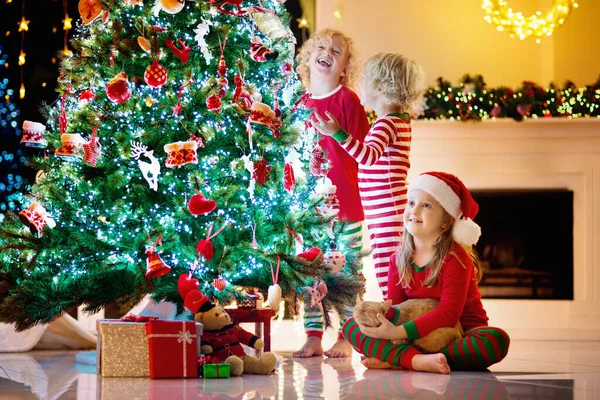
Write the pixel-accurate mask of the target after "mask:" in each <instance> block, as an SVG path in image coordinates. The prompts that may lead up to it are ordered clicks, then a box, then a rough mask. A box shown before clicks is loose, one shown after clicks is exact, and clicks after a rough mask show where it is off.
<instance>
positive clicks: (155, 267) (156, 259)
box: [146, 233, 171, 279]
mask: <svg viewBox="0 0 600 400" xmlns="http://www.w3.org/2000/svg"><path fill="white" fill-rule="evenodd" d="M148 242H150V248H149V249H146V254H147V255H148V258H147V259H146V278H150V279H154V278H158V277H160V276H163V275H166V274H168V273H169V271H170V270H171V267H169V266H168V265H167V264H165V262H164V261H163V260H162V258H160V256H159V255H158V254H156V251H155V250H156V246H161V245H162V234H160V233H159V234H158V238H157V239H156V242H154V243H152V237H151V234H150V233H149V234H148Z"/></svg>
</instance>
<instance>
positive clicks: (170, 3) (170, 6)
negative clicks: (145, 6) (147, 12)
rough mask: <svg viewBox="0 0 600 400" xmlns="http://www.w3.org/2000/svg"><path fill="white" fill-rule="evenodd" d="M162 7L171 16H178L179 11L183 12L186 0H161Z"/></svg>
mask: <svg viewBox="0 0 600 400" xmlns="http://www.w3.org/2000/svg"><path fill="white" fill-rule="evenodd" d="M160 5H161V6H162V9H163V10H165V11H166V12H168V13H169V14H177V13H178V12H179V11H181V10H183V6H185V0H160Z"/></svg>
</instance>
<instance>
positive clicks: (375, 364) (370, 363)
mask: <svg viewBox="0 0 600 400" xmlns="http://www.w3.org/2000/svg"><path fill="white" fill-rule="evenodd" d="M362 365H364V366H365V367H367V368H369V369H389V368H392V366H391V365H390V364H388V363H386V362H385V361H381V360H378V359H377V358H365V359H364V360H363V361H362Z"/></svg>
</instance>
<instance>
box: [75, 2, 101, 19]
mask: <svg viewBox="0 0 600 400" xmlns="http://www.w3.org/2000/svg"><path fill="white" fill-rule="evenodd" d="M78 9H79V14H81V22H83V23H84V25H88V24H91V23H92V22H94V20H95V19H96V18H98V17H99V16H100V14H102V2H101V1H100V0H79V5H78Z"/></svg>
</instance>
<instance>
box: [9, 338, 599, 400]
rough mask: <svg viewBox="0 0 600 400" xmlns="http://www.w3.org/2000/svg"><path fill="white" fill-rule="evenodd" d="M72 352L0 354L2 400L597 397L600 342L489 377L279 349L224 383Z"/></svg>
mask: <svg viewBox="0 0 600 400" xmlns="http://www.w3.org/2000/svg"><path fill="white" fill-rule="evenodd" d="M75 355H76V352H68V351H56V352H50V351H34V352H29V353H15V354H0V398H2V399H20V398H29V399H77V400H87V399H118V400H120V399H125V400H134V399H198V398H222V399H267V398H269V399H404V398H411V399H412V398H415V399H509V398H510V399H557V400H558V399H560V400H563V399H600V342H586V343H557V342H519V341H515V342H513V343H512V346H511V351H510V353H509V355H508V357H507V359H506V360H504V361H503V362H502V363H500V364H498V365H496V366H494V367H493V368H491V371H487V372H476V373H475V372H453V373H452V374H451V375H449V376H442V375H435V374H426V373H418V372H408V371H373V370H366V369H365V368H364V367H363V366H362V365H361V364H360V358H359V356H358V354H354V356H353V357H352V358H348V359H337V360H334V359H327V358H323V357H318V358H310V359H306V360H298V359H292V358H291V352H288V351H285V352H283V351H282V352H278V355H279V356H280V357H281V365H280V366H279V368H278V370H277V373H276V374H275V375H272V376H244V377H241V378H231V379H222V380H212V379H206V380H203V379H197V380H196V379H188V380H184V379H182V380H150V379H128V378H104V379H103V378H101V377H98V376H97V375H96V374H95V368H94V367H92V366H85V365H79V364H77V365H76V363H75Z"/></svg>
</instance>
